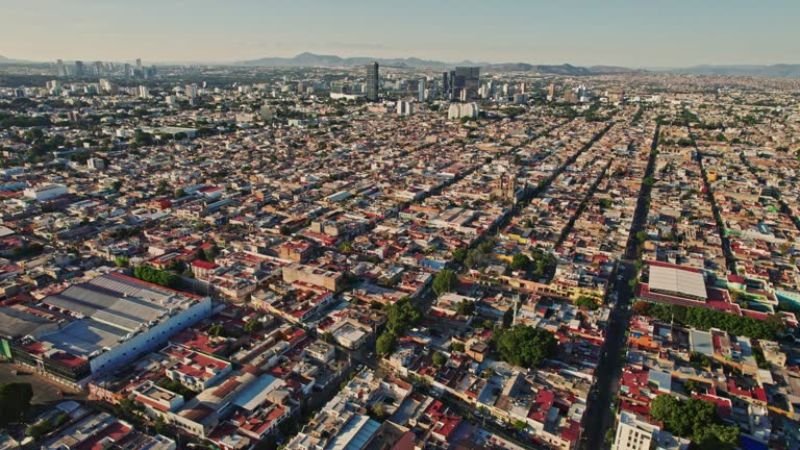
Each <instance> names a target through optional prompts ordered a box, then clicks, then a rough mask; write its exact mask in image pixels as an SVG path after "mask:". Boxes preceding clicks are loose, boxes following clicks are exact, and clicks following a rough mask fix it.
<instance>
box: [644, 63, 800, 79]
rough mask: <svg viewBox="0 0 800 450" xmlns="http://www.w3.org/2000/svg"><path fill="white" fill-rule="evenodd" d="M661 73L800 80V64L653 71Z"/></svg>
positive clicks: (706, 66) (720, 66) (724, 66)
mask: <svg viewBox="0 0 800 450" xmlns="http://www.w3.org/2000/svg"><path fill="white" fill-rule="evenodd" d="M653 70H654V71H659V72H670V73H679V74H690V75H722V76H760V77H773V78H800V64H771V65H753V64H744V65H719V66H716V65H714V66H712V65H700V66H692V67H685V68H673V69H653Z"/></svg>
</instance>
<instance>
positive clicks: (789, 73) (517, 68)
mask: <svg viewBox="0 0 800 450" xmlns="http://www.w3.org/2000/svg"><path fill="white" fill-rule="evenodd" d="M373 61H376V62H377V63H378V64H380V65H381V66H383V67H396V68H410V69H433V70H441V71H444V70H449V69H452V68H454V67H456V66H479V67H481V69H482V70H484V71H493V72H535V73H541V74H550V75H565V76H586V75H604V74H620V73H637V72H663V73H676V74H690V75H720V76H761V77H772V78H800V64H771V65H756V64H742V65H699V66H691V67H671V68H660V67H659V68H648V69H632V68H627V67H620V66H608V65H598V66H575V65H572V64H529V63H522V62H516V63H487V62H475V61H469V60H465V61H460V62H443V61H435V60H428V59H420V58H413V57H412V58H373V57H369V56H354V57H341V56H336V55H320V54H315V53H309V52H305V53H300V54H299V55H297V56H293V57H291V58H285V57H267V58H259V59H252V60H246V61H237V62H233V63H203V64H208V65H222V66H225V65H235V66H246V67H325V68H333V67H357V66H363V65H365V64H368V63H371V62H373ZM26 63H29V64H38V63H35V62H32V61H26V60H21V59H12V58H8V57H6V56H2V55H0V64H26ZM162 64H166V63H162ZM171 64H176V65H180V64H181V63H171ZM171 64H170V65H171Z"/></svg>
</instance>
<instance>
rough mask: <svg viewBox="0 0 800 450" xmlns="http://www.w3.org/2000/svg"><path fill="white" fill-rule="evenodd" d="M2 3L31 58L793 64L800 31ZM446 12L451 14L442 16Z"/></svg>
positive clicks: (9, 50)
mask: <svg viewBox="0 0 800 450" xmlns="http://www.w3.org/2000/svg"><path fill="white" fill-rule="evenodd" d="M8 3H9V4H8V5H5V7H4V14H3V16H2V17H1V18H0V42H3V43H4V45H3V46H2V47H0V55H3V56H5V57H7V58H11V59H20V60H31V61H52V60H55V59H59V58H61V59H64V60H87V61H93V60H115V61H127V60H133V59H135V58H138V57H141V58H143V59H145V60H147V61H152V62H160V63H163V62H213V63H233V62H238V61H244V60H250V59H257V58H262V57H290V56H294V55H296V54H298V53H302V52H306V51H307V52H312V53H317V54H336V55H339V56H342V57H352V56H369V57H375V58H389V57H417V58H423V59H435V60H441V61H446V62H459V61H463V60H471V61H481V62H488V63H503V62H526V63H534V64H560V63H571V64H576V65H619V66H626V67H631V68H643V67H685V66H694V65H703V64H709V65H717V64H724V65H728V64H731V65H733V64H780V63H793V62H797V61H796V60H795V58H796V56H795V55H797V54H800V44H798V43H800V31H798V30H797V29H796V28H794V27H793V24H792V23H791V18H792V17H797V15H798V14H800V5H798V4H797V3H795V2H789V1H778V0H773V1H769V2H768V3H769V4H768V5H764V4H761V5H758V6H756V5H752V4H750V3H749V2H744V1H735V2H728V4H726V5H725V9H724V11H721V10H720V8H719V7H718V6H717V5H714V4H711V2H702V3H701V4H693V3H690V2H685V1H679V2H672V3H671V4H670V5H669V6H663V5H642V4H638V3H635V2H629V1H617V2H613V3H611V4H604V5H595V4H592V3H588V2H578V3H579V4H577V5H570V6H556V5H547V4H540V2H530V3H525V4H518V2H513V1H501V2H495V3H493V4H491V5H488V4H481V3H479V2H473V1H467V2H457V3H456V2H452V1H449V0H447V1H442V2H437V3H435V4H432V5H429V4H426V3H425V2H417V1H416V0H414V1H412V2H411V4H404V5H403V6H402V7H400V6H394V5H386V4H367V5H365V4H362V3H361V2H357V1H344V2H336V4H335V5H329V4H326V3H321V2H318V1H314V0H307V1H300V2H296V3H294V4H292V5H285V4H276V3H272V2H265V3H264V2H253V1H250V0H242V1H237V2H232V3H233V4H231V3H226V4H222V3H216V2H210V1H207V0H200V1H196V2H185V1H172V2H158V3H156V2H153V1H151V0H145V1H144V2H137V3H136V4H135V5H132V4H124V3H122V2H98V1H95V0H76V1H73V2H69V3H68V4H67V3H66V2H56V1H52V0H43V1H41V2H39V3H40V5H41V8H36V9H35V10H32V9H31V7H30V4H29V3H28V2H22V1H19V0H10V1H9V2H8ZM498 11H501V12H502V11H505V12H506V13H505V14H497V12H498ZM448 15H449V16H450V17H451V20H447V21H442V20H441V17H448ZM487 17H491V18H492V20H487V19H486V18H487ZM387 24H392V26H387ZM409 30H413V33H411V32H409ZM742 30H747V32H742ZM698 42H700V43H702V45H697V43H698Z"/></svg>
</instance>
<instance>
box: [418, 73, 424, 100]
mask: <svg viewBox="0 0 800 450" xmlns="http://www.w3.org/2000/svg"><path fill="white" fill-rule="evenodd" d="M425 81H426V80H425V78H422V79H421V80H419V84H418V85H417V89H418V93H417V97H418V98H417V99H418V100H419V101H420V103H421V102H424V101H425Z"/></svg>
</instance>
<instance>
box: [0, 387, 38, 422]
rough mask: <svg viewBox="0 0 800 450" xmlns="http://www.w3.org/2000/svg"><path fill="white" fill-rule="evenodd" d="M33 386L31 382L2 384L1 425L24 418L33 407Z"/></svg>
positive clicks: (0, 393) (0, 399) (0, 388)
mask: <svg viewBox="0 0 800 450" xmlns="http://www.w3.org/2000/svg"><path fill="white" fill-rule="evenodd" d="M32 398H33V388H32V387H31V384H30V383H8V384H3V385H0V405H3V407H2V408H0V426H6V425H8V424H10V423H14V422H18V421H21V420H23V419H24V417H25V415H26V414H27V413H28V410H29V409H30V407H31V399H32Z"/></svg>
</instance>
